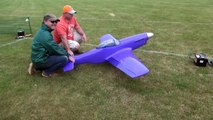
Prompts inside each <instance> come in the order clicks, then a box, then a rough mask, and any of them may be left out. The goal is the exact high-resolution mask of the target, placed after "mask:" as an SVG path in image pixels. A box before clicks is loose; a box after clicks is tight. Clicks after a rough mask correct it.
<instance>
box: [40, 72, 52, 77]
mask: <svg viewBox="0 0 213 120" xmlns="http://www.w3.org/2000/svg"><path fill="white" fill-rule="evenodd" d="M41 75H42V76H43V77H50V76H51V75H48V74H47V73H46V72H45V71H42V73H41Z"/></svg>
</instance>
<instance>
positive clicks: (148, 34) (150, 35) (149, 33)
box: [146, 32, 154, 38]
mask: <svg viewBox="0 0 213 120" xmlns="http://www.w3.org/2000/svg"><path fill="white" fill-rule="evenodd" d="M146 34H147V36H148V38H151V37H152V36H154V34H153V33H151V32H148V33H146Z"/></svg>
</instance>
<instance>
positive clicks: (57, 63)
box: [36, 55, 68, 75]
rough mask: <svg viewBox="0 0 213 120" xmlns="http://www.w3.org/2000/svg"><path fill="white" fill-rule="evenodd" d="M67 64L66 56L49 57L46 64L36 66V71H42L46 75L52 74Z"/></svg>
mask: <svg viewBox="0 0 213 120" xmlns="http://www.w3.org/2000/svg"><path fill="white" fill-rule="evenodd" d="M67 62H68V57H67V56H56V55H53V56H49V57H48V58H47V62H46V63H42V64H36V69H37V70H44V71H45V73H46V74H48V75H50V74H52V73H53V72H54V71H55V70H56V69H59V68H62V67H64V66H65V65H66V64H67Z"/></svg>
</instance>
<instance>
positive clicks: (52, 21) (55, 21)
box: [50, 20, 59, 24]
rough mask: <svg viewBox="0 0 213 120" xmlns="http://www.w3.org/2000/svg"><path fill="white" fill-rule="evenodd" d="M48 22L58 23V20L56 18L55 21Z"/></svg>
mask: <svg viewBox="0 0 213 120" xmlns="http://www.w3.org/2000/svg"><path fill="white" fill-rule="evenodd" d="M50 22H51V23H52V24H53V23H58V22H59V21H58V20H56V21H50Z"/></svg>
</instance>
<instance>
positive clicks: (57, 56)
mask: <svg viewBox="0 0 213 120" xmlns="http://www.w3.org/2000/svg"><path fill="white" fill-rule="evenodd" d="M58 21H59V19H58V18H56V16H55V15H53V14H47V15H45V16H44V18H43V22H42V25H41V28H40V29H39V30H38V32H37V33H36V35H35V36H34V39H33V41H32V53H31V60H32V63H30V66H29V68H28V72H29V74H30V75H32V74H33V73H34V72H35V70H41V71H42V76H44V77H49V76H51V74H52V73H53V72H54V71H55V70H56V69H58V68H62V67H63V66H64V65H66V63H67V62H68V60H70V61H72V62H75V60H74V58H73V57H72V55H69V54H68V53H67V52H66V51H65V50H64V49H63V48H61V47H59V46H58V45H57V44H56V42H55V41H54V40H53V36H52V34H51V32H52V31H53V30H54V29H55V27H56V24H57V22H58Z"/></svg>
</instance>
